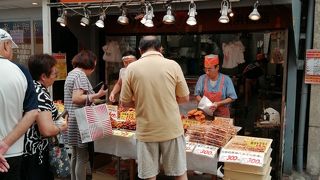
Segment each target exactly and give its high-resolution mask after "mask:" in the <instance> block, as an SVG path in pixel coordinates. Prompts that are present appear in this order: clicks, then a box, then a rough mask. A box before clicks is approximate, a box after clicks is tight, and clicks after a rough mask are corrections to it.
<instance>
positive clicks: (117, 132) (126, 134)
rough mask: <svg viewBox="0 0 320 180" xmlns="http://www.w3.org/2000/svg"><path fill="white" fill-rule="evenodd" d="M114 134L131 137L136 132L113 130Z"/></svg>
mask: <svg viewBox="0 0 320 180" xmlns="http://www.w3.org/2000/svg"><path fill="white" fill-rule="evenodd" d="M112 134H113V135H114V136H122V137H131V136H133V135H134V132H129V131H120V130H113V132H112Z"/></svg>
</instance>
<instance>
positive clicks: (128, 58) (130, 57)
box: [109, 50, 137, 102]
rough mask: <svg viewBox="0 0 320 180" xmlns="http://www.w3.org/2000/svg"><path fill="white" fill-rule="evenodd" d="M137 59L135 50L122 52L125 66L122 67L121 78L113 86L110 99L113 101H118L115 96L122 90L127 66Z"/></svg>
mask: <svg viewBox="0 0 320 180" xmlns="http://www.w3.org/2000/svg"><path fill="white" fill-rule="evenodd" d="M136 60H137V58H136V56H135V53H134V52H133V51H131V50H129V51H126V52H124V53H123V54H122V62H123V65H124V68H121V69H120V72H119V79H118V81H117V83H116V84H115V85H114V87H113V89H112V91H111V93H110V96H109V101H111V102H115V101H116V99H115V96H116V94H118V93H119V92H120V90H121V85H122V78H123V76H124V75H125V73H126V68H127V66H128V65H129V64H130V63H132V62H134V61H136Z"/></svg>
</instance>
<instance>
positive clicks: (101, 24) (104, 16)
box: [96, 12, 106, 28]
mask: <svg viewBox="0 0 320 180" xmlns="http://www.w3.org/2000/svg"><path fill="white" fill-rule="evenodd" d="M105 18H106V15H105V14H104V12H103V13H102V14H101V15H100V17H99V20H98V21H97V22H96V26H98V27H99V28H104V19H105Z"/></svg>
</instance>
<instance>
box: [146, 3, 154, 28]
mask: <svg viewBox="0 0 320 180" xmlns="http://www.w3.org/2000/svg"><path fill="white" fill-rule="evenodd" d="M153 17H154V14H153V8H152V6H151V4H149V10H148V14H147V15H146V22H145V23H144V25H145V26H146V27H153V26H154V25H153V21H152V19H153Z"/></svg>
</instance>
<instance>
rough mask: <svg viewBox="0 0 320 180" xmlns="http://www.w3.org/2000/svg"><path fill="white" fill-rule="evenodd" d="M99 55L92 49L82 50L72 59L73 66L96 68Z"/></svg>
mask: <svg viewBox="0 0 320 180" xmlns="http://www.w3.org/2000/svg"><path fill="white" fill-rule="evenodd" d="M96 61H97V56H96V55H95V54H94V53H93V52H92V51H90V50H81V51H80V52H79V53H78V54H77V55H75V56H74V57H73V59H72V66H73V68H77V67H78V68H82V69H94V68H95V66H96V64H95V62H96Z"/></svg>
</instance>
